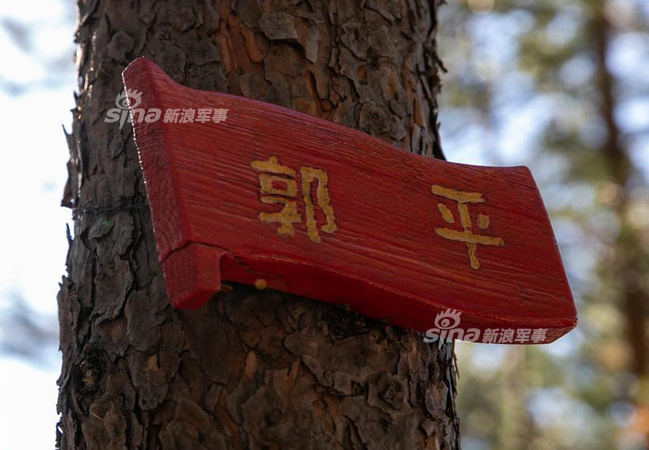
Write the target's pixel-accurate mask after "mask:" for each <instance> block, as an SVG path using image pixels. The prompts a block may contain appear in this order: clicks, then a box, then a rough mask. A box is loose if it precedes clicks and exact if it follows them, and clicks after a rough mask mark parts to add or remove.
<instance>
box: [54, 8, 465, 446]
mask: <svg viewBox="0 0 649 450" xmlns="http://www.w3.org/2000/svg"><path fill="white" fill-rule="evenodd" d="M438 3H439V2H438ZM436 9H437V4H435V3H433V2H428V1H424V0H367V1H364V2H360V1H352V0H338V1H336V0H332V1H320V0H306V1H299V2H298V1H297V0H293V1H291V0H282V1H280V0H267V1H264V2H257V1H254V0H233V1H223V0H214V1H211V2H209V1H199V0H173V1H172V0H157V1H156V0H121V1H108V0H80V1H79V24H78V31H77V35H76V38H77V42H78V44H79V49H78V53H77V66H78V70H79V93H78V95H77V107H76V109H75V110H74V111H73V113H74V123H73V128H72V133H71V135H70V136H68V141H69V144H70V152H71V158H70V163H69V172H70V178H69V184H68V188H67V189H66V195H65V198H64V204H66V205H68V206H71V207H73V208H74V209H73V211H74V218H75V225H74V228H75V229H74V238H70V239H69V240H70V251H69V254H68V260H67V266H68V276H67V277H65V278H64V279H63V282H62V286H61V291H60V294H59V308H60V321H61V350H62V352H63V368H62V373H61V378H60V380H59V385H60V395H59V403H58V409H59V412H60V413H61V421H60V424H59V433H58V435H57V437H58V439H57V441H58V448H61V449H102V450H104V449H140V448H141V449H159V448H160V449H165V450H174V449H178V450H188V449H192V450H199V449H343V448H344V449H356V448H358V449H391V450H393V449H408V450H411V449H421V448H430V449H458V448H459V432H458V420H457V417H456V411H455V406H454V400H455V368H454V365H453V354H452V353H453V352H452V347H450V346H445V347H442V348H441V349H439V350H438V349H437V348H436V347H432V346H428V345H426V344H424V343H423V342H422V339H421V336H420V335H419V334H418V333H416V332H413V331H408V330H402V329H398V328H396V327H391V326H386V325H385V324H384V323H380V322H377V321H371V320H368V319H364V318H362V317H360V316H358V315H356V314H354V313H352V312H350V311H347V310H346V309H344V308H340V307H334V306H331V305H327V304H324V303H320V302H315V301H312V300H308V299H304V298H299V297H296V296H292V295H287V294H283V293H280V292H273V291H261V292H259V291H256V290H255V289H254V288H250V287H247V286H234V289H233V290H232V291H231V292H224V293H220V294H218V295H216V296H215V298H214V299H212V300H211V301H210V302H209V304H208V305H206V306H205V307H203V308H201V309H199V310H196V311H179V310H174V309H173V308H171V306H170V305H169V304H168V300H167V297H166V294H165V291H164V283H163V277H162V274H161V270H160V265H159V263H158V257H157V253H156V250H155V243H154V237H153V229H152V225H151V217H150V214H149V210H148V206H147V201H146V192H145V188H144V183H143V180H142V175H141V172H140V168H139V164H138V158H137V153H136V149H135V146H134V144H133V139H132V131H131V129H130V126H126V127H124V129H123V130H121V131H120V130H119V128H118V126H117V125H116V124H114V123H105V122H104V117H105V115H106V111H107V110H108V109H110V108H113V107H115V103H114V102H115V97H116V96H117V94H118V93H119V92H120V91H121V90H122V84H121V78H120V73H121V71H122V70H123V69H124V67H125V66H126V65H127V64H128V62H129V61H131V60H132V59H134V58H136V57H137V56H140V55H144V56H147V57H149V58H150V59H152V60H153V61H154V62H156V63H157V64H158V65H160V66H161V67H162V69H163V70H165V71H166V72H167V73H168V74H169V75H170V76H171V77H172V78H174V79H175V80H176V81H177V82H179V83H182V84H184V85H187V86H189V87H192V88H198V89H209V90H223V91H227V92H230V93H233V94H239V95H244V96H247V97H253V98H257V99H260V100H263V101H267V102H272V103H276V104H280V105H283V106H287V107H291V108H294V109H297V110H300V111H303V112H307V113H310V114H313V115H317V116H321V117H324V118H327V119H330V120H333V121H336V122H339V123H342V124H344V125H346V126H349V127H354V128H358V129H360V130H363V131H366V132H368V133H370V134H373V135H376V136H379V137H380V138H382V139H384V140H386V141H388V142H393V143H395V144H397V145H400V146H401V147H403V148H405V149H407V150H409V151H413V152H417V153H421V154H425V155H428V156H437V157H441V150H440V146H439V139H438V134H437V119H436V116H437V103H436V99H435V95H436V94H437V92H438V90H439V87H440V82H439V78H438V68H439V63H438V59H437V55H436V49H435V28H436Z"/></svg>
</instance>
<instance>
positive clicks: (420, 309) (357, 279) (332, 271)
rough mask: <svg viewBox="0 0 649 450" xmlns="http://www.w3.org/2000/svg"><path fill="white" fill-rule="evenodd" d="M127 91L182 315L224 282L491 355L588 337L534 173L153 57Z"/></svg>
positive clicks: (134, 67)
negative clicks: (438, 151) (240, 92)
mask: <svg viewBox="0 0 649 450" xmlns="http://www.w3.org/2000/svg"><path fill="white" fill-rule="evenodd" d="M124 84H125V86H126V89H127V93H128V95H129V98H130V101H131V102H130V105H131V115H132V117H133V122H134V130H135V140H136V143H137V146H138V149H139V152H140V159H141V163H142V168H143V170H144V176H145V179H146V185H147V191H148V196H149V201H150V204H151V211H152V215H153V221H154V226H155V233H156V241H157V246H158V251H159V257H160V260H161V261H162V266H163V270H164V275H165V280H166V287H167V291H168V294H169V297H170V299H171V302H172V303H173V304H174V305H175V306H176V307H179V308H192V307H198V306H200V305H202V304H203V303H205V302H206V301H208V300H209V299H210V298H211V297H212V296H213V295H214V294H215V293H216V292H217V291H219V289H220V288H221V282H222V281H226V280H228V281H234V282H241V283H248V284H254V285H255V286H257V287H258V288H260V289H261V288H266V287H268V288H272V289H278V290H281V291H286V292H291V293H294V294H298V295H304V296H307V297H310V298H314V299H319V300H322V301H326V302H330V303H335V304H349V305H350V306H351V307H352V308H353V309H355V310H357V311H359V312H361V313H362V314H365V315H366V316H369V317H372V318H381V319H389V320H390V321H391V322H393V323H395V324H397V325H400V326H403V327H408V328H414V329H417V330H421V331H425V330H429V329H431V328H435V329H437V332H441V333H442V334H444V333H445V332H446V331H448V336H451V337H457V338H460V339H465V340H477V341H480V342H501V343H513V344H516V343H521V344H522V343H545V342H551V341H553V340H555V339H557V338H558V337H560V336H562V335H563V334H565V333H566V332H568V331H569V330H571V329H572V328H574V326H575V325H576V322H577V318H576V312H575V307H574V303H573V299H572V296H571V292H570V288H569V286H568V282H567V279H566V275H565V272H564V269H563V266H562V263H561V257H560V255H559V251H558V248H557V244H556V242H555V238H554V235H553V232H552V228H551V225H550V221H549V219H548V215H547V212H546V210H545V207H544V205H543V202H542V200H541V197H540V195H539V192H538V189H537V187H536V185H535V183H534V180H533V179H532V176H531V174H530V172H529V170H528V169H527V168H525V167H511V168H497V167H477V166H469V165H462V164H452V163H448V162H444V161H439V160H435V159H431V158H425V157H422V156H419V155H415V154H412V153H408V152H406V151H403V150H400V149H398V148H396V147H394V146H391V145H388V144H387V143H385V142H383V141H381V140H379V139H376V138H374V137H371V136H368V135H366V134H364V133H361V132H359V131H356V130H352V129H348V128H346V127H343V126H340V125H336V124H334V123H331V122H328V121H325V120H321V119H318V118H315V117H311V116H308V115H305V114H301V113H298V112H295V111H293V110H290V109H286V108H282V107H278V106H275V105H271V104H267V103H263V102H259V101H255V100H250V99H246V98H242V97H237V96H233V95H227V94H222V93H217V92H203V91H197V90H193V89H189V88H186V87H183V86H180V85H178V84H176V83H174V82H173V81H172V80H171V79H170V78H169V77H167V76H166V75H165V74H164V73H163V72H162V71H161V70H160V69H159V68H158V67H157V66H155V65H154V64H153V63H151V62H149V61H147V60H145V59H138V60H136V61H134V62H133V63H132V64H131V65H130V66H129V67H128V68H127V69H126V71H125V72H124ZM447 310H448V311H447ZM453 330H460V331H461V332H455V334H452V333H451V332H452V331H453ZM470 330H474V334H473V335H469V333H470ZM475 332H477V334H478V335H479V336H478V337H475V336H474V335H475V334H476V333H475ZM462 333H465V334H464V335H462Z"/></svg>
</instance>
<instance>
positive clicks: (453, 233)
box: [431, 185, 505, 270]
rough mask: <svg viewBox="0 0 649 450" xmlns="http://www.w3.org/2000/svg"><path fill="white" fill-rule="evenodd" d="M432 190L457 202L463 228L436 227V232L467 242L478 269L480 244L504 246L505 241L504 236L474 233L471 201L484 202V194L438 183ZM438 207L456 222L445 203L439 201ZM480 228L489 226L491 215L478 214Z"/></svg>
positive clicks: (446, 216)
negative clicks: (455, 188)
mask: <svg viewBox="0 0 649 450" xmlns="http://www.w3.org/2000/svg"><path fill="white" fill-rule="evenodd" d="M431 191H432V193H433V194H434V195H437V196H439V197H444V198H447V199H449V200H453V201H455V202H457V208H458V211H459V213H460V225H461V226H462V230H454V229H452V228H435V232H436V233H437V234H438V235H440V236H441V237H443V238H446V239H450V240H452V241H459V242H464V243H466V246H467V250H468V253H469V260H470V261H471V268H472V269H475V270H478V269H479V268H480V261H479V260H478V244H480V245H493V246H498V247H502V246H503V245H505V241H503V240H502V238H499V237H495V236H487V235H483V234H477V233H474V232H473V231H472V230H473V221H472V220H471V215H470V214H469V204H470V203H484V202H485V200H484V198H482V194H480V193H477V192H462V191H456V190H454V189H449V188H445V187H442V186H438V185H433V186H432V187H431ZM437 208H438V209H439V212H440V213H441V215H442V218H443V219H444V220H445V221H446V222H447V223H455V217H454V216H453V212H452V211H451V210H450V209H449V208H448V207H447V206H446V205H445V204H444V203H441V202H440V203H438V204H437ZM478 228H480V229H481V230H486V229H488V228H489V216H488V215H486V214H478Z"/></svg>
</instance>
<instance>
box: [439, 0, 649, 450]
mask: <svg viewBox="0 0 649 450" xmlns="http://www.w3.org/2000/svg"><path fill="white" fill-rule="evenodd" d="M441 24H442V30H441V35H440V37H439V40H440V43H441V52H440V53H441V56H442V59H443V60H444V62H445V64H446V66H447V69H448V74H447V76H446V77H445V79H444V81H445V86H444V89H443V95H442V104H441V108H440V110H441V112H442V114H441V122H442V127H441V131H442V142H443V145H444V148H445V151H446V154H447V157H448V158H449V160H451V161H457V160H462V161H464V162H469V163H476V162H482V163H486V164H503V165H509V164H525V165H528V166H530V168H531V169H532V171H533V173H534V174H535V176H536V177H537V180H538V182H539V184H540V188H541V191H542V193H543V196H544V199H545V200H546V202H547V205H548V208H549V210H550V214H551V216H552V218H553V223H554V226H555V229H556V232H557V238H558V240H559V244H560V246H561V248H562V253H563V256H564V259H565V261H566V265H567V269H568V272H569V278H570V280H571V284H572V287H573V290H574V291H575V294H576V299H577V302H578V308H579V312H580V325H579V328H578V331H576V332H574V333H572V334H570V335H568V336H567V337H566V338H564V339H563V340H562V341H560V342H559V343H557V344H555V345H552V346H547V347H540V348H534V347H520V348H514V347H512V348H504V347H490V348H486V347H485V346H480V347H476V346H475V345H472V344H465V343H458V344H457V349H458V353H459V355H460V362H459V367H460V371H461V377H460V386H459V389H458V390H459V396H458V400H459V407H460V411H461V415H460V416H461V417H462V418H463V422H462V425H463V426H462V433H463V446H464V449H465V450H482V449H535V450H536V449H539V450H540V449H563V448H566V449H568V448H580V449H621V450H622V449H623V450H640V449H647V448H649V379H648V373H649V360H648V358H649V336H648V335H649V270H648V269H649V189H648V188H647V173H648V172H649V170H648V166H649V58H648V56H649V34H648V31H649V4H648V3H647V2H646V1H644V0H636V1H633V0H608V1H602V0H562V1H561V0H548V1H538V0H458V1H456V2H452V3H449V4H448V5H447V8H445V10H443V16H442V17H441ZM456 151H457V152H456ZM478 159H479V160H480V161H478Z"/></svg>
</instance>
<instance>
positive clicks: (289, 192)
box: [250, 156, 338, 243]
mask: <svg viewBox="0 0 649 450" xmlns="http://www.w3.org/2000/svg"><path fill="white" fill-rule="evenodd" d="M250 166H251V167H252V168H253V169H255V170H258V171H260V172H264V173H260V174H259V186H260V188H261V193H262V196H261V201H262V202H263V203H266V204H282V205H284V207H283V208H282V210H281V211H279V212H275V213H266V212H262V213H259V219H260V220H261V221H262V222H264V223H279V224H280V226H279V228H278V229H277V234H279V235H284V236H293V235H294V234H295V227H294V226H293V224H294V223H301V222H302V215H301V214H300V212H299V210H298V204H297V200H296V198H297V193H298V183H297V181H296V179H295V177H296V175H297V174H296V171H295V170H293V169H291V168H290V167H287V166H283V165H281V164H280V163H279V162H278V160H277V157H276V156H271V157H270V158H269V159H268V161H253V162H252V163H250ZM300 176H301V178H302V183H301V188H302V195H303V197H304V206H305V209H306V228H307V234H308V236H309V239H311V241H312V242H315V243H320V242H322V239H321V237H320V234H319V233H318V225H317V221H316V215H315V206H314V203H313V198H312V194H311V191H312V186H313V183H314V182H317V183H318V184H317V187H316V202H317V205H318V206H319V207H320V209H321V210H322V212H323V213H324V215H325V217H326V219H327V224H326V225H323V226H322V227H320V229H321V230H322V231H323V232H325V233H329V234H332V233H334V232H335V231H336V230H337V229H338V227H337V226H336V218H335V215H334V210H333V208H332V207H331V204H330V200H329V176H328V175H327V172H326V171H324V170H322V169H316V168H313V167H302V168H301V169H300Z"/></svg>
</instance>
